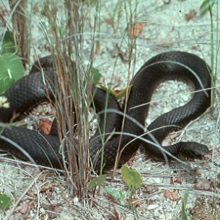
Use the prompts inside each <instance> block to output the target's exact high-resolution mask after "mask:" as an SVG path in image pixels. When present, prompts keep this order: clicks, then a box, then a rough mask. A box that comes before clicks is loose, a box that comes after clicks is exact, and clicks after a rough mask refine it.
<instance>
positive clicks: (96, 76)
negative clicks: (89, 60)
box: [92, 68, 101, 85]
mask: <svg viewBox="0 0 220 220" xmlns="http://www.w3.org/2000/svg"><path fill="white" fill-rule="evenodd" d="M92 74H93V79H92V82H93V84H94V85H96V84H98V83H99V81H100V78H101V74H100V72H99V70H98V69H96V68H93V69H92Z"/></svg>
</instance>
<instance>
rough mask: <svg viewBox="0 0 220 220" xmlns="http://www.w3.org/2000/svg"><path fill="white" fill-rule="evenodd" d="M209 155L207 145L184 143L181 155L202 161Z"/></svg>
mask: <svg viewBox="0 0 220 220" xmlns="http://www.w3.org/2000/svg"><path fill="white" fill-rule="evenodd" d="M208 154H209V149H208V147H207V146H206V145H204V144H200V143H197V142H182V143H181V155H183V156H184V157H186V158H192V159H202V158H203V157H205V156H206V155H208Z"/></svg>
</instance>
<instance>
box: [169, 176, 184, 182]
mask: <svg viewBox="0 0 220 220" xmlns="http://www.w3.org/2000/svg"><path fill="white" fill-rule="evenodd" d="M170 183H171V184H174V183H180V184H181V183H182V178H181V177H172V178H171V179H170Z"/></svg>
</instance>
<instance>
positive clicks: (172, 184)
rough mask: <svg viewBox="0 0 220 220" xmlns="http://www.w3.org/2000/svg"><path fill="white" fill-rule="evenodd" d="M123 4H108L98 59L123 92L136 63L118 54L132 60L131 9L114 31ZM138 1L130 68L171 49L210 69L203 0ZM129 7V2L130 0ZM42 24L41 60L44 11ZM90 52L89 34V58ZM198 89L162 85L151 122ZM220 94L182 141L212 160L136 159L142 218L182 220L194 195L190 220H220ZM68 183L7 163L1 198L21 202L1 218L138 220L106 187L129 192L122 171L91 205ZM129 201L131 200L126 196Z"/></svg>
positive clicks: (37, 49)
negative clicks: (116, 9)
mask: <svg viewBox="0 0 220 220" xmlns="http://www.w3.org/2000/svg"><path fill="white" fill-rule="evenodd" d="M116 2H117V1H112V0H108V1H105V3H103V4H102V9H101V14H100V16H101V35H100V42H101V47H100V53H99V54H98V55H96V56H95V60H94V66H95V67H96V68H98V69H99V70H100V72H101V74H102V76H103V81H104V82H105V83H108V82H112V81H113V82H114V83H115V84H117V85H119V86H118V87H120V88H123V86H125V85H126V80H125V78H127V75H128V71H129V66H128V63H127V62H125V61H124V60H123V59H121V58H120V57H119V56H118V53H117V50H116V46H115V45H116V44H118V45H120V48H121V51H122V52H123V53H124V57H122V58H125V60H126V57H127V56H128V52H127V49H128V46H129V36H127V34H126V28H127V23H128V22H127V20H128V17H127V15H126V14H127V13H128V11H127V10H128V9H127V10H125V9H123V10H122V11H121V15H120V17H119V18H118V19H115V25H116V24H117V25H118V28H117V32H114V30H113V28H112V25H111V23H110V22H108V19H110V17H111V16H113V11H114V10H113V8H114V7H115V5H116ZM131 2H132V3H131V6H130V8H131V11H133V12H135V10H136V15H137V17H136V21H137V22H140V23H141V24H142V25H143V30H142V32H141V33H140V34H139V35H138V37H137V38H136V42H135V47H134V53H133V54H134V55H135V56H134V58H133V62H132V66H131V69H130V71H131V72H132V74H135V73H136V72H137V71H138V69H139V68H140V67H141V66H142V65H143V63H144V62H145V61H147V60H148V59H149V58H150V57H152V56H154V55H156V54H158V53H161V52H163V51H170V50H181V51H187V52H192V53H194V54H197V55H199V56H200V57H202V58H204V59H205V61H206V62H207V63H208V64H210V56H211V53H210V19H209V16H208V14H207V15H205V16H204V17H201V16H199V6H200V5H201V0H185V1H180V0H179V1H178V0H173V1H172V0H171V1H170V2H169V1H165V0H164V1H162V0H148V1H131ZM136 2H137V3H138V4H136ZM165 2H166V3H165ZM41 4H43V3H41ZM126 6H129V4H128V3H126ZM136 6H137V7H136ZM214 7H216V5H215V6H214ZM90 10H91V15H88V16H90V18H92V13H94V12H95V8H91V9H90ZM129 10H130V9H129ZM213 18H214V21H215V24H216V10H213ZM34 19H35V22H34V23H33V28H36V30H38V31H36V35H35V39H34V40H35V44H34V46H33V48H32V49H33V51H32V54H33V57H34V56H37V55H40V56H42V51H43V53H45V54H47V53H48V52H47V51H46V50H45V44H44V43H42V42H45V40H44V39H43V37H42V35H41V32H40V31H39V24H40V22H41V19H43V18H42V17H39V14H36V15H34ZM215 31H216V30H215ZM86 34H87V33H85V36H86ZM216 36H217V33H216ZM35 45H36V46H35ZM216 46H217V43H216ZM218 46H219V45H218ZM89 49H90V41H89V37H88V38H86V37H85V45H84V50H85V54H86V53H87V51H89ZM115 54H116V55H115ZM115 56H116V57H115ZM219 58H220V57H219V56H218V57H217V59H216V61H217V66H218V67H219V66H220V65H219V64H220V63H219V60H220V59H219ZM87 62H88V60H85V64H86V63H87ZM218 85H219V79H218V80H217V86H218ZM174 89H175V92H173V90H174ZM190 91H191V90H190V89H189V87H188V86H187V85H185V84H183V83H180V82H168V83H164V84H162V85H161V86H160V87H159V89H157V91H156V92H155V94H154V96H153V104H152V107H151V110H150V113H149V117H148V119H147V121H146V122H147V124H149V123H150V121H152V120H153V119H154V118H156V117H158V116H159V115H161V114H162V113H163V112H165V111H169V110H170V109H172V108H174V107H177V106H179V105H182V104H184V103H186V102H187V100H188V98H189V96H190ZM218 95H219V90H218V88H217V94H216V97H217V99H216V100H217V101H216V104H215V110H214V111H208V112H207V113H206V114H205V115H204V116H203V117H201V118H200V119H199V120H197V121H195V122H193V123H191V125H190V126H188V127H187V128H186V129H185V130H184V132H183V133H182V135H181V139H182V140H195V141H198V142H201V143H203V144H206V145H207V146H208V147H209V149H210V156H209V157H208V158H207V159H206V160H201V161H199V160H197V161H194V162H187V163H185V164H180V163H177V162H172V163H170V164H169V165H165V164H164V163H161V162H155V161H153V160H151V159H150V158H146V157H144V155H142V154H141V153H138V155H137V156H136V157H135V161H134V162H133V164H132V167H133V168H135V169H137V170H138V171H139V172H140V173H141V175H142V178H143V184H142V186H141V188H140V189H139V190H138V191H137V192H136V193H135V195H134V197H133V198H135V200H137V203H138V204H137V207H136V209H137V213H138V216H139V219H158V220H159V219H161V220H162V219H167V220H169V219H170V220H173V219H180V215H181V208H182V204H181V198H183V196H184V195H185V193H186V192H187V191H188V192H189V197H188V201H187V204H186V208H187V212H188V215H189V219H216V220H217V219H220V211H219V210H220V207H219V205H220V194H219V190H220V181H219V174H220V163H219V157H220V148H219V140H220V138H219V105H218ZM68 183H69V180H66V179H65V178H64V177H63V176H62V175H61V174H59V173H56V172H52V171H48V170H45V169H43V170H41V171H39V170H37V169H36V168H32V167H30V166H26V165H20V164H19V163H16V162H13V161H9V160H7V159H6V158H3V159H1V163H0V193H6V194H7V195H9V196H10V197H11V198H12V200H13V201H12V205H11V206H10V207H9V208H8V209H7V210H5V211H3V210H0V219H16V220H17V219H57V220H58V219H134V213H133V212H132V210H131V209H129V208H128V207H127V206H126V205H123V204H121V203H120V201H116V200H114V199H112V198H110V196H108V194H107V192H106V190H105V187H106V186H110V187H112V188H113V189H114V190H116V191H122V192H124V191H126V190H127V187H126V185H125V184H124V182H123V180H122V179H121V177H120V170H119V171H118V175H117V176H116V179H115V181H114V182H113V183H111V182H110V181H107V182H105V183H104V185H103V187H102V189H101V191H100V193H99V194H98V193H96V194H95V196H94V197H92V196H91V199H90V201H88V203H86V204H83V203H80V202H79V201H78V198H77V197H74V196H73V194H72V192H71V191H70V188H69V185H68ZM123 201H125V202H126V198H124V199H123Z"/></svg>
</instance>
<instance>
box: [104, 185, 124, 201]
mask: <svg viewBox="0 0 220 220" xmlns="http://www.w3.org/2000/svg"><path fill="white" fill-rule="evenodd" d="M105 190H106V191H107V193H109V194H110V195H111V196H112V197H113V198H114V199H115V200H117V201H119V202H120V204H121V205H124V204H125V201H124V200H123V199H124V198H125V197H126V196H127V194H128V192H127V191H119V192H117V191H115V190H113V189H112V188H111V187H109V186H106V187H105Z"/></svg>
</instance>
